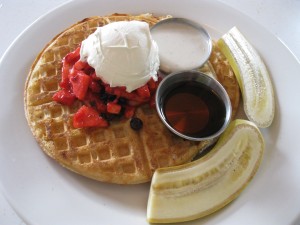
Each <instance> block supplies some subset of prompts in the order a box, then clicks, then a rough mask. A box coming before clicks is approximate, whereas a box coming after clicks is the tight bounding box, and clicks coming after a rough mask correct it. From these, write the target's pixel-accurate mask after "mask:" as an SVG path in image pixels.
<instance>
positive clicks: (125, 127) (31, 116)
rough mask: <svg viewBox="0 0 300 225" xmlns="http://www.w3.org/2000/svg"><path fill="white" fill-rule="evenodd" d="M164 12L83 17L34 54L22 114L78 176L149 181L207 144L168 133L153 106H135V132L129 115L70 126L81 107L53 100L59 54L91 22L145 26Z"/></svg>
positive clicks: (90, 27)
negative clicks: (104, 123)
mask: <svg viewBox="0 0 300 225" xmlns="http://www.w3.org/2000/svg"><path fill="white" fill-rule="evenodd" d="M164 18H166V17H154V16H152V15H151V14H144V15H138V16H133V15H125V14H113V15H110V16H104V17H90V18H87V19H84V20H83V21H81V22H78V23H76V24H74V25H73V26H71V27H70V28H68V29H66V30H65V31H63V32H62V33H61V34H59V35H58V36H56V37H55V38H54V39H53V40H52V41H51V42H50V43H49V44H48V45H47V46H46V47H45V48H44V49H43V50H42V52H41V53H40V54H39V55H38V56H37V58H36V60H35V61H34V63H33V65H32V67H31V70H30V72H29V75H28V78H27V81H26V84H25V97H24V105H25V115H26V118H27V121H28V124H29V126H30V129H31V131H32V133H33V135H34V137H35V139H36V140H37V142H38V143H39V145H40V146H41V149H42V150H43V151H44V152H45V153H46V154H47V155H49V156H50V157H51V158H53V159H54V160H56V161H57V162H59V163H60V164H61V165H62V166H64V167H66V168H68V169H69V170H71V171H74V172H76V173H78V174H81V175H83V176H86V177H89V178H92V179H95V180H99V181H103V182H109V183H118V184H137V183H144V182H148V181H150V179H151V177H152V175H153V173H154V171H155V170H156V169H157V168H160V167H168V166H174V165H179V164H183V163H186V162H189V161H191V160H192V159H193V158H194V156H195V155H197V153H198V152H199V151H201V150H204V149H205V148H206V147H207V146H209V145H210V144H211V142H210V141H203V142H193V141H188V140H184V139H182V138H180V137H178V136H175V135H174V134H172V133H171V132H170V131H169V130H168V129H167V128H166V127H165V126H164V125H163V124H162V122H161V121H160V119H159V117H158V115H157V113H156V111H155V110H154V109H150V108H149V107H148V106H146V105H145V106H142V107H139V108H138V109H137V111H136V116H137V117H138V118H140V119H141V120H142V121H143V128H142V129H141V130H140V131H134V130H132V129H131V128H130V124H129V120H120V121H115V122H112V123H111V125H110V126H109V127H108V128H88V129H87V128H86V129H75V128H73V126H72V118H73V115H74V114H75V112H76V111H77V110H78V109H79V108H80V107H81V106H82V103H81V102H79V101H77V102H75V104H73V105H72V106H71V107H69V106H64V105H61V104H59V103H57V102H55V101H52V96H53V94H54V93H56V91H57V90H59V85H58V84H59V82H60V80H61V68H62V62H61V61H62V58H63V57H64V56H65V55H66V54H67V53H69V52H71V51H73V50H74V49H75V48H76V47H78V45H79V44H80V43H81V41H82V40H84V39H85V38H87V36H88V35H89V34H91V33H92V32H94V31H95V29H96V27H98V26H103V25H105V24H108V23H110V22H113V21H121V20H140V21H145V22H148V23H149V25H150V26H152V25H154V24H155V23H157V22H158V21H159V20H161V19H164Z"/></svg>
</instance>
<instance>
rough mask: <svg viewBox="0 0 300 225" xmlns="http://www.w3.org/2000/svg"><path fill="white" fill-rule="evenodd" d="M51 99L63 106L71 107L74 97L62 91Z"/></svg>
mask: <svg viewBox="0 0 300 225" xmlns="http://www.w3.org/2000/svg"><path fill="white" fill-rule="evenodd" d="M52 99H53V100H54V101H56V102H59V103H61V104H63V105H69V106H70V105H72V104H73V102H74V101H75V99H76V97H75V95H74V94H73V93H71V92H69V91H67V90H65V89H62V90H60V91H58V92H56V93H55V94H54V95H53V96H52Z"/></svg>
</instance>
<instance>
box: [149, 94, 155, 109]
mask: <svg viewBox="0 0 300 225" xmlns="http://www.w3.org/2000/svg"><path fill="white" fill-rule="evenodd" d="M149 106H150V108H155V94H153V95H152V96H151V99H150V101H149Z"/></svg>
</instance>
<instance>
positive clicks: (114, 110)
mask: <svg viewBox="0 0 300 225" xmlns="http://www.w3.org/2000/svg"><path fill="white" fill-rule="evenodd" d="M121 108H122V107H121V106H120V105H119V104H117V103H114V102H108V103H107V112H108V113H111V114H119V113H120V112H121Z"/></svg>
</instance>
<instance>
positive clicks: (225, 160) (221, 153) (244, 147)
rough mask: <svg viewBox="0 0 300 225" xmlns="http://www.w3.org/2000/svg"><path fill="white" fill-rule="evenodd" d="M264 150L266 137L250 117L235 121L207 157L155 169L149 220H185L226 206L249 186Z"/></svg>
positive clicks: (148, 214)
mask: <svg viewBox="0 0 300 225" xmlns="http://www.w3.org/2000/svg"><path fill="white" fill-rule="evenodd" d="M263 152H264V139H263V136H262V134H261V133H260V131H259V129H258V128H257V126H256V125H255V124H254V123H252V122H250V121H247V120H234V121H232V122H231V124H230V125H229V126H228V128H227V129H226V131H225V132H224V133H223V134H222V135H221V137H220V139H219V140H218V142H217V144H216V146H215V147H214V148H213V149H212V150H211V151H210V152H209V153H207V154H206V155H205V156H204V157H202V158H200V159H198V160H196V161H193V162H191V163H188V164H184V165H181V166H176V167H169V168H161V169H158V170H157V171H156V172H155V173H154V176H153V178H152V183H151V188H150V193H149V199H148V207H147V220H148V221H149V222H150V223H174V222H183V221H188V220H193V219H196V218H200V217H203V216H206V215H208V214H211V213H213V212H215V211H216V210H218V209H220V208H222V207H223V206H225V205H226V204H228V203H229V202H231V201H232V200H233V199H235V198H236V197H237V196H238V195H239V194H240V192H241V191H242V190H243V189H244V188H245V187H246V186H247V184H248V183H249V181H250V180H251V179H252V177H253V176H254V174H255V173H256V171H257V169H258V167H259V165H260V162H261V159H262V156H263Z"/></svg>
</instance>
